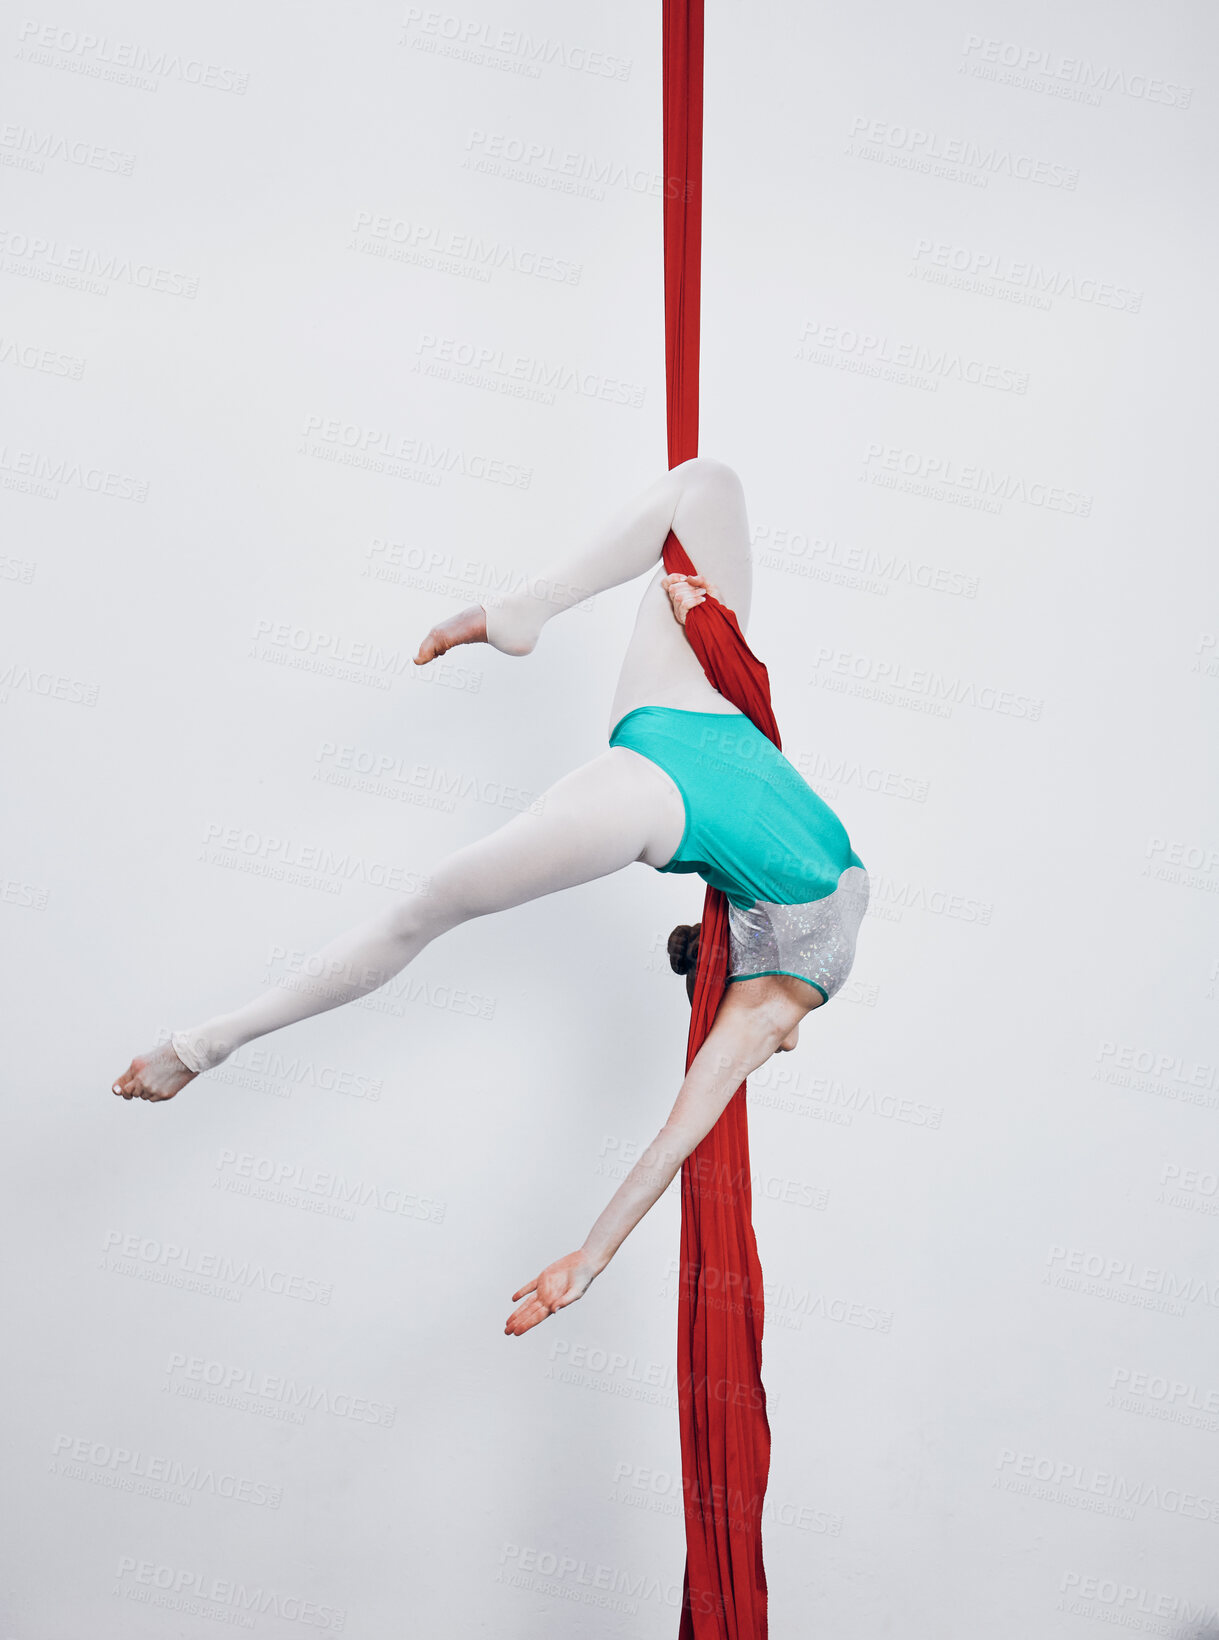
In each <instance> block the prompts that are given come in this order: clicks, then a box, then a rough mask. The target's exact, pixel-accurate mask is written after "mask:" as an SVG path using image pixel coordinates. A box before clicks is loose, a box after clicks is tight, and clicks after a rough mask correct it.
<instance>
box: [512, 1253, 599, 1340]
mask: <svg viewBox="0 0 1219 1640" xmlns="http://www.w3.org/2000/svg"><path fill="white" fill-rule="evenodd" d="M598 1273H599V1272H598V1270H597V1266H596V1265H595V1264H594V1263H593V1261H592V1260H591V1259H590V1258H589V1256H588V1254H587V1253H585V1252H583V1251H581V1252H578V1253H568V1254H567V1256H566V1257H565V1258H560V1259H556V1260H555V1262H554V1263H553V1264H548V1265H547V1266H546V1268H545V1269H544V1270H543V1271H542V1273H541V1275H540V1276H538V1278H537V1279H536V1280H535V1281H531V1282H529V1284H528V1285H527V1286H525V1287H521V1288H519V1289H518V1290H517V1291H516V1292H515V1293H513V1295H512V1298H513V1302H514V1303H515V1302H516V1300H517V1299H518V1298H523V1299H524V1300H525V1302H524V1303H523V1304H517V1307H516V1309H515V1310H513V1312H512V1314H511V1315H510V1316H509V1317H508V1319H507V1321H506V1322H505V1324H504V1331H505V1333H508V1334H510V1335H511V1336H512V1337H514V1338H519V1337H520V1336H521V1334H522V1333H527V1332H528V1331H529V1329H530V1327H536V1326H537V1324H538V1322H539V1321H545V1319H546V1317H547V1316H548V1315H553V1314H554V1312H555V1311H556V1310H561V1309H563V1308H564V1307H565V1306H566V1305H568V1304H574V1303H575V1302H576V1300H577V1299H578V1298H583V1296H584V1294H585V1293H586V1292H587V1291H588V1289H589V1287H590V1286H591V1285H592V1282H593V1279H594V1277H595V1276H596V1275H597V1274H598ZM526 1295H530V1296H526Z"/></svg>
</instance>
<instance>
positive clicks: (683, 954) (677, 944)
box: [669, 923, 702, 974]
mask: <svg viewBox="0 0 1219 1640" xmlns="http://www.w3.org/2000/svg"><path fill="white" fill-rule="evenodd" d="M701 927H702V924H701V923H693V924H690V923H681V924H680V925H679V926H678V927H677V928H675V929H674V930H673V932H672V933H671V934H670V935H669V966H670V968H672V970H673V972H674V973H675V974H692V973H693V972H694V969H695V967H696V966H697V964H698V931H699V929H700V928H701Z"/></svg>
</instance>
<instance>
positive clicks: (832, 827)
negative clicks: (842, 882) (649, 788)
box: [610, 706, 863, 910]
mask: <svg viewBox="0 0 1219 1640" xmlns="http://www.w3.org/2000/svg"><path fill="white" fill-rule="evenodd" d="M610 745H611V746H625V747H627V748H628V749H629V750H630V751H632V752H638V753H639V754H640V756H642V757H646V758H647V759H648V761H649V762H651V763H655V764H656V765H657V767H658V768H661V769H663V770H664V771H665V773H666V774H667V775H668V776H669V777H670V779H671V780H672V781H673V783H674V784H675V785H676V787H677V789H678V791H680V792H681V795H682V801H683V802H684V803H685V807H686V829H685V831H684V832H683V833H682V839H681V842H680V843H679V844H678V848H677V853H676V854H675V855H674V856H673V858H672V859H671V860H670V861H669V863H668V865H664V866H661V867H660V868H659V869H660V870H661V871H695V872H697V873H698V875H699V876H700V877H701V878H702V879H703V881H704V882H707V883H710V884H711V886H712V888H718V889H722V890H723V892H724V893H725V894H726V895H727V896H728V898H729V900H730V901H731V902H732V904H733V905H735V906H739V907H741V909H742V910H747V909H748V908H749V907H750V906H752V905H753V904H754V902H755V901H757V900H767V901H769V902H771V903H773V904H776V905H807V904H808V903H809V901H811V900H822V899H824V898H825V896H826V895H827V894H832V893H833V891H834V889H835V888H837V886H838V879H839V877H841V875H842V873H843V872H844V871H845V870H846V869H847V867H848V866H859V865H862V864H863V861H862V860H861V859H860V858H859V856H858V855H857V854H856V853H855V851H854V849H853V848H852V847H851V843H850V839H849V838H848V836H847V834H846V830H845V828H844V826H843V824H842V821H841V820H839V818H838V816H837V815H836V814H835V813H834V811H833V809H831V808H830V807H829V805H828V804H827V803H825V802H823V801H822V800H821V798H820V797H818V796H817V793H816V792H815V791H814V790H813V788H812V787H811V786H810V785H809V783H808V782H807V780H805V779H804V777H803V775H801V774H800V773H799V772H798V770H797V769H796V768H795V766H794V765H793V764H791V763H789V762H788V760H787V759H786V758H785V757H784V756H783V753H782V752H781V751H780V750H779V748H778V747H777V746H776V745H775V744H774V742H773V741H771V740H768V739H767V737H766V736H765V735H764V734H763V733H762V731H761V730H760V729H759V728H758V727H757V726H756V725H755V724H754V723H753V722H752V721H751V720H750V719H749V718H747V717H746V716H745V714H744V713H743V712H685V711H680V710H678V709H677V708H676V707H673V706H637V707H636V708H635V710H634V711H633V712H628V713H627V714H626V716H625V717H621V718H619V719H618V722H617V723H616V724H615V725H614V729H613V733H612V734H611V735H610Z"/></svg>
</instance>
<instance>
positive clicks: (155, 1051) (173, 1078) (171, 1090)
mask: <svg viewBox="0 0 1219 1640" xmlns="http://www.w3.org/2000/svg"><path fill="white" fill-rule="evenodd" d="M195 1074H196V1073H195V1072H194V1071H188V1070H187V1068H186V1066H185V1065H184V1064H183V1063H182V1061H181V1060H180V1059H179V1058H178V1056H177V1054H176V1053H175V1052H174V1051H173V1048H172V1047H171V1046H170V1045H169V1043H168V1042H163V1043H162V1044H161V1046H160V1047H159V1048H152V1049H151V1050H150V1051H149V1052H148V1053H141V1054H137V1055H136V1057H135V1058H134V1059H133V1060H132V1061H131V1063H130V1065H128V1067H127V1069H126V1070H125V1071H124V1072H123V1074H122V1076H120V1077H119V1079H118V1081H117V1082H115V1083H114V1085H113V1087H112V1088H111V1092H112V1093H117V1094H119V1095H120V1096H121V1097H122V1098H124V1099H147V1100H149V1102H150V1103H152V1104H159V1103H160V1101H161V1100H162V1099H172V1098H173V1096H174V1094H175V1093H181V1091H182V1089H183V1088H184V1087H185V1086H186V1084H187V1083H188V1082H193V1081H194V1080H195Z"/></svg>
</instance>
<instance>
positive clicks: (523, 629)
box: [483, 596, 546, 655]
mask: <svg viewBox="0 0 1219 1640" xmlns="http://www.w3.org/2000/svg"><path fill="white" fill-rule="evenodd" d="M483 610H484V612H485V613H486V617H487V642H488V643H489V644H490V645H491V647H492V648H493V649H498V650H499V651H500V653H501V654H504V655H528V654H531V653H532V651H533V649H534V647H535V646H536V644H537V641H538V638H539V637H540V636H541V632H542V627H543V625H544V624H545V620H546V617H545V614H544V613H543V614H541V615H539V613H538V609H537V601H536V600H535V599H533V598H522V597H519V596H510V597H507V598H504V599H503V600H502V601H501V602H500V603H498V604H484V605H483Z"/></svg>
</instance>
